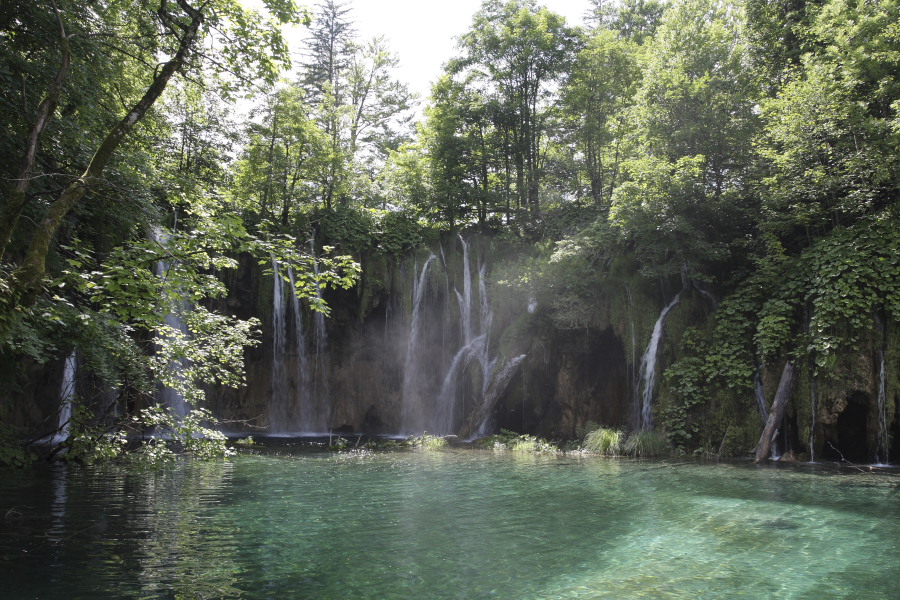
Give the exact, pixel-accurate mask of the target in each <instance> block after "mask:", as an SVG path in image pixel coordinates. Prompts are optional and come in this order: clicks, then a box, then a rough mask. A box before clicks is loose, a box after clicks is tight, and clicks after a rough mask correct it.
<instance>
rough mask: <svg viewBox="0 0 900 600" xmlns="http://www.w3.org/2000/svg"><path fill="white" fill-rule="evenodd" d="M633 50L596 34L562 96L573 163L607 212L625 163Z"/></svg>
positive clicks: (634, 76) (606, 33) (609, 35)
mask: <svg viewBox="0 0 900 600" xmlns="http://www.w3.org/2000/svg"><path fill="white" fill-rule="evenodd" d="M637 67H638V64H637V55H636V49H635V48H634V46H633V44H631V43H630V42H627V41H624V40H622V39H620V38H619V37H618V36H617V34H616V32H614V31H612V30H600V31H598V32H597V33H596V34H595V35H594V37H593V38H591V39H590V40H589V41H588V43H587V45H586V47H585V48H583V49H582V50H581V51H580V52H579V53H578V57H577V58H576V61H575V66H574V68H573V70H572V73H571V75H570V76H569V79H568V81H567V82H566V86H565V88H564V89H563V94H562V106H561V111H562V113H563V118H564V119H565V120H566V121H567V124H566V125H567V130H568V131H567V134H568V135H567V137H568V138H569V139H571V141H572V142H571V143H572V149H573V151H574V153H575V155H576V156H577V157H578V158H577V159H576V160H577V161H578V162H579V163H580V166H581V168H582V169H583V170H584V173H585V179H586V180H587V182H588V186H589V188H588V189H589V194H590V197H591V199H592V200H593V202H594V203H595V204H596V205H598V206H605V207H607V208H608V204H609V198H610V196H611V195H612V191H613V189H614V188H615V186H616V183H617V178H618V174H619V168H620V162H621V160H622V158H624V148H623V144H624V143H625V135H626V130H625V127H626V120H625V110H626V109H627V107H628V106H629V105H630V104H631V102H632V100H633V96H634V91H635V90H634V86H635V84H636V83H637V80H638V69H637Z"/></svg>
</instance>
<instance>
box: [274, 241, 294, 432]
mask: <svg viewBox="0 0 900 600" xmlns="http://www.w3.org/2000/svg"><path fill="white" fill-rule="evenodd" d="M286 322H287V314H286V313H285V306H284V279H282V277H281V272H280V271H279V270H278V261H277V260H276V258H275V255H274V254H273V255H272V388H271V391H270V392H269V431H284V430H285V429H284V428H285V427H289V425H290V415H289V413H288V405H289V402H288V397H287V396H288V394H287V383H288V382H287V369H286V367H285V355H286V353H287V325H286Z"/></svg>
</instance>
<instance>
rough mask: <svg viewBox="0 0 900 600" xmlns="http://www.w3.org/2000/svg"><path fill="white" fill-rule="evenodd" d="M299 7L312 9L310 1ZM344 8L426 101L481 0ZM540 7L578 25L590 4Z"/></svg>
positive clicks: (362, 3)
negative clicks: (383, 45)
mask: <svg viewBox="0 0 900 600" xmlns="http://www.w3.org/2000/svg"><path fill="white" fill-rule="evenodd" d="M300 3H301V4H304V5H306V6H310V7H312V6H315V4H316V0H300ZM347 4H348V5H349V6H350V8H351V12H350V13H349V14H348V17H350V18H352V19H353V21H354V26H355V28H356V31H357V33H358V35H359V38H360V39H361V40H366V39H371V38H372V37H373V36H376V35H384V36H385V37H386V38H387V40H388V44H389V46H390V48H391V49H392V50H393V51H394V53H395V54H396V55H397V56H398V57H399V58H400V66H399V68H398V71H397V79H399V80H400V81H403V82H405V83H407V84H408V85H409V88H410V91H412V92H415V93H418V94H419V96H420V98H421V100H422V101H424V100H426V99H427V98H428V95H429V93H430V91H431V83H432V82H434V80H436V79H437V77H438V76H439V75H440V72H441V66H442V65H443V64H444V63H445V62H446V61H447V60H449V59H450V58H452V57H453V56H455V55H456V54H457V51H456V41H455V39H454V38H455V37H456V36H459V35H462V34H463V33H465V32H466V31H468V29H469V26H470V25H471V24H472V16H473V15H474V14H475V13H476V12H477V11H478V9H479V8H481V0H350V1H349V2H348V3H347ZM542 4H544V5H546V6H547V7H548V8H549V9H550V10H552V11H554V12H557V13H559V14H561V15H563V16H564V17H566V21H567V22H568V23H569V24H571V25H580V24H582V17H583V15H584V13H585V12H586V11H587V10H588V8H590V5H591V4H590V1H589V0H544V2H542ZM298 33H300V32H298ZM303 35H305V34H301V39H302V37H303ZM291 37H294V36H291ZM291 45H292V47H293V46H294V44H293V42H292V44H291Z"/></svg>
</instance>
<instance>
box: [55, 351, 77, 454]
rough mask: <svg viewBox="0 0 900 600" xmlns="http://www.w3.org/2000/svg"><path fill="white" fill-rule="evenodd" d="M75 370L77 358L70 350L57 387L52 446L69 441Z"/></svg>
mask: <svg viewBox="0 0 900 600" xmlns="http://www.w3.org/2000/svg"><path fill="white" fill-rule="evenodd" d="M77 368H78V363H77V358H76V355H75V351H74V350H72V353H71V354H69V356H68V357H67V358H66V362H65V365H64V366H63V378H62V383H61V384H60V386H59V415H58V417H57V419H56V433H55V434H54V435H53V438H52V442H53V443H54V444H61V443H62V442H65V441H66V440H67V439H69V424H70V422H71V421H72V403H73V402H74V401H75V372H76V369H77Z"/></svg>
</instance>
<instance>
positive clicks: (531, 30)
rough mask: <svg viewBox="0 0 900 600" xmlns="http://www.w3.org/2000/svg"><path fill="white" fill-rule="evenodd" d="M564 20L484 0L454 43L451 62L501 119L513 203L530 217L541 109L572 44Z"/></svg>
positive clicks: (534, 210)
mask: <svg viewBox="0 0 900 600" xmlns="http://www.w3.org/2000/svg"><path fill="white" fill-rule="evenodd" d="M576 40H577V36H576V32H575V30H573V29H572V28H570V27H568V26H566V23H565V19H564V18H563V17H562V16H560V15H558V14H556V13H553V12H551V11H549V10H548V9H546V8H539V7H538V6H537V4H536V3H535V2H534V0H510V1H509V2H506V3H502V2H500V0H486V1H485V3H484V4H483V5H482V8H481V10H480V11H478V13H476V15H475V18H474V20H473V22H472V27H471V29H470V30H469V32H467V33H466V34H464V35H463V36H462V38H461V40H460V47H461V49H462V50H463V57H462V59H461V60H460V61H458V62H456V63H454V68H456V69H457V70H459V71H463V70H469V71H471V75H470V79H469V81H471V82H472V83H477V84H480V85H482V86H483V89H484V91H483V92H482V93H483V94H484V95H485V97H494V98H496V102H497V103H498V107H499V109H500V110H499V111H498V112H497V114H498V115H503V116H504V118H503V120H502V121H499V122H500V123H502V125H503V127H504V128H505V129H506V132H505V133H504V135H508V139H509V151H510V159H511V163H512V169H513V170H514V177H515V183H514V186H513V189H514V190H515V193H516V196H517V201H518V202H517V203H518V205H519V206H520V207H522V208H526V207H527V208H528V209H529V211H530V213H531V216H532V218H535V217H536V216H537V214H538V210H539V208H540V202H539V200H540V196H539V191H540V181H541V177H542V172H543V160H544V143H545V136H546V117H547V108H548V106H549V105H550V103H551V101H552V91H553V89H554V86H555V85H557V84H558V83H559V80H560V78H561V77H562V75H563V74H564V73H565V72H566V71H567V69H568V66H569V61H570V59H571V56H572V50H573V48H574V44H575V43H576Z"/></svg>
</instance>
